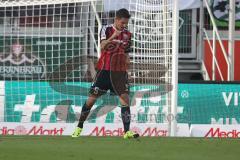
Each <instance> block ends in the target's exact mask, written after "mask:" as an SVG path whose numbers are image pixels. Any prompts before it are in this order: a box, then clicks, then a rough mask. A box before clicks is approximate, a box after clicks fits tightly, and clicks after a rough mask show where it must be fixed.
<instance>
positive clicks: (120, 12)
mask: <svg viewBox="0 0 240 160" xmlns="http://www.w3.org/2000/svg"><path fill="white" fill-rule="evenodd" d="M116 17H117V18H128V19H129V18H130V17H131V15H130V14H129V12H128V10H127V9H125V8H122V9H119V10H118V11H117V12H116Z"/></svg>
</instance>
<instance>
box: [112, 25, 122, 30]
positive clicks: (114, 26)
mask: <svg viewBox="0 0 240 160" xmlns="http://www.w3.org/2000/svg"><path fill="white" fill-rule="evenodd" d="M113 28H114V29H115V30H117V31H122V30H119V29H117V27H116V24H113Z"/></svg>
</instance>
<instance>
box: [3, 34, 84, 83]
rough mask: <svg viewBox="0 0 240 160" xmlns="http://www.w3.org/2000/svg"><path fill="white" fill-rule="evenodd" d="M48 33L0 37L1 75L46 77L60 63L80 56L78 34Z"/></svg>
mask: <svg viewBox="0 0 240 160" xmlns="http://www.w3.org/2000/svg"><path fill="white" fill-rule="evenodd" d="M50 36H51V35H50ZM50 36H49V37H33V36H29V37H28V36H19V37H15V36H0V77H1V78H2V79H27V80H33V79H34V80H39V79H46V78H47V77H48V76H49V74H51V73H52V72H53V71H54V70H55V69H57V68H58V67H59V66H60V65H61V64H63V63H64V62H66V61H67V60H69V59H72V58H73V57H76V56H79V55H81V53H82V49H81V48H82V47H81V45H82V40H81V38H80V37H52V36H51V37H50ZM73 74H75V76H78V74H79V72H76V73H75V72H74V73H73ZM78 77H79V76H78Z"/></svg>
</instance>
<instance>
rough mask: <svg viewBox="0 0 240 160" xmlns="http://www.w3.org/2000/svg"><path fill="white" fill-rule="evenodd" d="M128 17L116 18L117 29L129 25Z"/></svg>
mask: <svg viewBox="0 0 240 160" xmlns="http://www.w3.org/2000/svg"><path fill="white" fill-rule="evenodd" d="M128 20H129V19H128V18H115V26H116V28H117V30H120V31H121V30H123V29H124V28H126V27H127V25H128Z"/></svg>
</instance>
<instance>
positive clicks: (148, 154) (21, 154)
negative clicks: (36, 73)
mask: <svg viewBox="0 0 240 160" xmlns="http://www.w3.org/2000/svg"><path fill="white" fill-rule="evenodd" d="M239 148H240V140H239V139H206V138H163V137H161V138H160V137H140V139H139V140H135V139H129V140H124V139H122V137H79V138H75V139H72V138H71V137H67V136H57V137H53V136H0V160H235V159H239V155H240V154H239Z"/></svg>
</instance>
